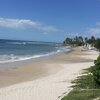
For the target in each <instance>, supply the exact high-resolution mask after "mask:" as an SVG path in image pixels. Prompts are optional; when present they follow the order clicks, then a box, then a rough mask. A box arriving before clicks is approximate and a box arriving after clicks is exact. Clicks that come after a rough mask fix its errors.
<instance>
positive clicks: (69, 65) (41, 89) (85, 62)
mask: <svg viewBox="0 0 100 100" xmlns="http://www.w3.org/2000/svg"><path fill="white" fill-rule="evenodd" d="M97 56H98V53H97V52H96V51H91V50H90V51H82V48H80V47H79V48H74V50H73V51H72V52H69V53H62V54H59V55H56V56H52V57H51V58H48V59H44V60H41V61H37V62H32V63H30V64H26V65H23V66H18V67H16V68H11V69H2V68H0V72H1V73H0V80H1V82H0V87H1V88H0V98H2V100H13V99H14V100H33V99H35V100H40V99H41V100H45V99H46V100H47V98H48V97H50V98H48V100H58V99H59V98H60V97H59V96H61V95H62V94H64V93H65V92H66V91H67V92H66V93H68V92H69V91H70V90H71V88H70V86H71V85H72V84H71V81H72V80H73V79H75V78H76V77H77V76H78V75H80V74H81V72H82V69H84V68H88V67H90V66H91V65H93V60H94V59H96V57H97ZM76 67H77V68H76ZM73 69H74V70H73ZM5 73H6V75H5ZM13 84H14V85H13ZM11 90H13V92H14V93H13V92H12V91H11ZM2 91H5V92H2ZM17 91H19V92H17ZM20 92H21V93H20ZM25 92H26V94H25V95H26V96H25V97H23V95H24V94H23V93H25ZM31 93H32V94H31ZM52 93H53V94H52ZM9 94H10V95H9ZM3 95H6V97H4V96H3ZM15 95H17V97H16V99H15V98H14V96H15ZM30 95H31V96H30ZM9 97H10V98H9ZM58 97H59V98H58ZM6 98H7V99H6ZM57 98H58V99H57ZM59 100H60V99H59Z"/></svg>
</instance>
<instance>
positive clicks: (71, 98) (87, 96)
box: [62, 89, 100, 100]
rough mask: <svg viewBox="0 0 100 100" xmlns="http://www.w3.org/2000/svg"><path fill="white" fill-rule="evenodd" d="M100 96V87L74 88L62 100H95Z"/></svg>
mask: <svg viewBox="0 0 100 100" xmlns="http://www.w3.org/2000/svg"><path fill="white" fill-rule="evenodd" d="M99 96H100V89H94V90H93V89H92V90H88V89H87V90H75V89H74V90H73V91H71V92H70V93H69V94H68V96H66V97H64V98H63V99H62V100H93V99H95V98H97V97H99Z"/></svg>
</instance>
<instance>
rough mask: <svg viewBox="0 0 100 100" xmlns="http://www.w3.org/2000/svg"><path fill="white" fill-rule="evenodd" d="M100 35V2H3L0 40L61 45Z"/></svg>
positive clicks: (5, 0) (1, 0) (24, 0)
mask: <svg viewBox="0 0 100 100" xmlns="http://www.w3.org/2000/svg"><path fill="white" fill-rule="evenodd" d="M75 35H83V36H84V37H85V36H91V35H94V36H97V37H99V36H100V0H0V38H2V39H18V40H33V41H51V42H53V41H54V42H55V41H56V42H62V41H63V40H64V39H65V38H66V37H69V36H70V37H71V36H75Z"/></svg>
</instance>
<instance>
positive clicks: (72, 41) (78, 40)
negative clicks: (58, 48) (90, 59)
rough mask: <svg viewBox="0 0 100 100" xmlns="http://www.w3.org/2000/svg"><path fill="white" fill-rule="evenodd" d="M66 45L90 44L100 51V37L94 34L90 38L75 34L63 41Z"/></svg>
mask: <svg viewBox="0 0 100 100" xmlns="http://www.w3.org/2000/svg"><path fill="white" fill-rule="evenodd" d="M63 44H64V45H70V46H84V45H85V46H87V45H88V44H90V45H91V46H93V47H95V48H97V49H98V50H99V51H100V38H96V37H94V36H91V37H90V38H88V37H85V38H83V37H82V36H75V37H74V38H69V37H67V38H66V39H65V40H64V41H63Z"/></svg>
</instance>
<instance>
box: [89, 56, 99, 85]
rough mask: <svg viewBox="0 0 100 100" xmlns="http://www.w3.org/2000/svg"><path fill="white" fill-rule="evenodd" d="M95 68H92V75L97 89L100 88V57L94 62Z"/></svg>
mask: <svg viewBox="0 0 100 100" xmlns="http://www.w3.org/2000/svg"><path fill="white" fill-rule="evenodd" d="M94 64H95V65H94V66H92V68H91V71H90V72H91V73H92V74H93V80H94V82H95V85H96V86H97V87H100V56H99V57H98V58H97V60H95V61H94Z"/></svg>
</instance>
